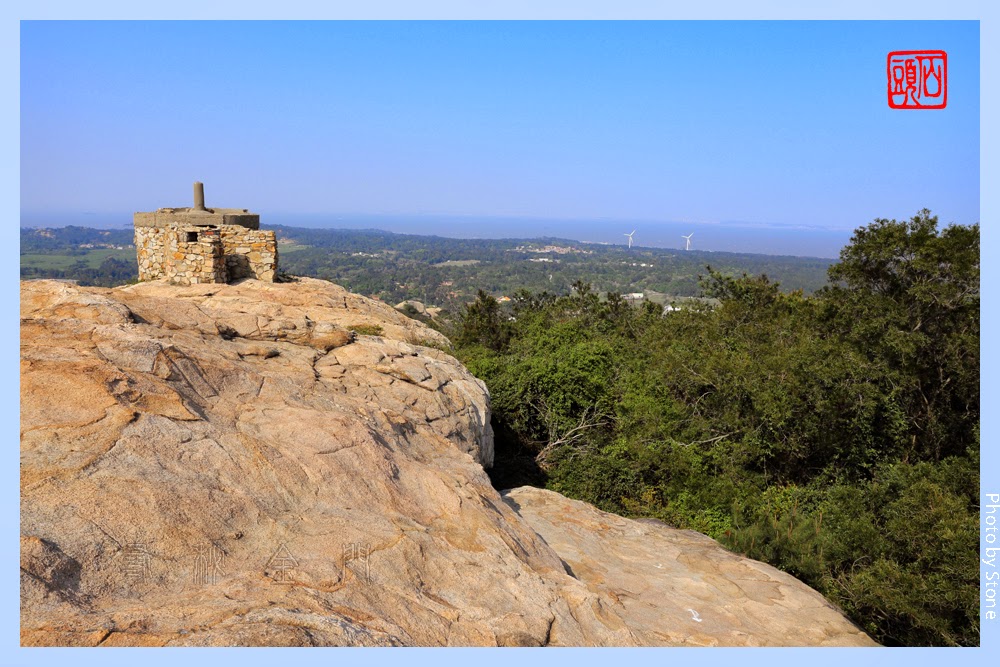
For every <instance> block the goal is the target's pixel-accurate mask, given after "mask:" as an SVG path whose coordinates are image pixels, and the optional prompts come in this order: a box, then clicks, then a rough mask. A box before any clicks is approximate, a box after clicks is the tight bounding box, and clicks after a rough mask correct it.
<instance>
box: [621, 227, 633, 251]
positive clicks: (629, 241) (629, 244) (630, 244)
mask: <svg viewBox="0 0 1000 667" xmlns="http://www.w3.org/2000/svg"><path fill="white" fill-rule="evenodd" d="M632 234H635V230H634V229H633V230H632ZM632 234H622V236H627V237H628V247H629V248H631V247H632Z"/></svg>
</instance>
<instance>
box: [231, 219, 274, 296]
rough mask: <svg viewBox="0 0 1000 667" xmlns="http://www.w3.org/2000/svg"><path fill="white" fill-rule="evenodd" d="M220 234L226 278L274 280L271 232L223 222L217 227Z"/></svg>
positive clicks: (272, 233) (272, 234) (272, 238)
mask: <svg viewBox="0 0 1000 667" xmlns="http://www.w3.org/2000/svg"><path fill="white" fill-rule="evenodd" d="M220 233H221V236H222V247H223V249H224V254H225V257H226V271H227V273H228V275H229V280H238V279H240V278H257V279H258V280H266V281H267V282H273V281H274V275H275V273H277V270H278V244H277V243H276V241H275V238H274V232H273V231H263V230H259V229H247V228H245V227H237V226H235V225H226V226H224V227H221V228H220Z"/></svg>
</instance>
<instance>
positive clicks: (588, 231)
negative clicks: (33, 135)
mask: <svg viewBox="0 0 1000 667" xmlns="http://www.w3.org/2000/svg"><path fill="white" fill-rule="evenodd" d="M255 212H257V211H255ZM914 213H916V212H915V211H914ZM869 222H870V221H869ZM942 222H943V223H944V224H947V221H942ZM261 224H262V225H263V226H271V225H280V226H286V227H301V228H308V229H355V230H367V229H373V230H378V231H385V232H391V233H394V234H414V235H418V236H440V237H446V238H456V239H538V238H560V239H566V240H572V241H577V242H581V243H600V244H607V245H626V244H627V239H626V238H625V234H626V233H628V232H631V231H632V230H633V229H634V230H636V233H635V236H634V237H633V238H634V246H635V247H651V248H673V249H677V250H683V249H684V240H683V239H682V238H681V235H682V234H684V235H686V234H692V233H693V234H694V236H693V237H692V248H691V249H692V250H702V251H713V252H745V253H753V254H764V255H776V256H778V255H791V256H797V257H819V258H824V259H830V258H836V257H837V256H838V255H839V252H840V249H841V248H842V247H843V246H844V245H846V244H847V242H848V241H849V240H850V237H851V234H852V233H853V228H852V229H822V228H816V227H810V226H808V225H801V226H798V227H793V226H785V225H761V224H753V223H742V222H736V221H720V222H694V223H692V222H682V221H650V220H564V219H542V218H503V217H491V216H418V215H412V216H403V215H374V214H346V213H329V214H321V213H314V214H302V213H280V212H267V213H264V212H261ZM70 225H76V226H80V227H93V228H97V229H129V228H131V227H132V214H131V213H127V214H126V213H117V214H108V213H92V212H84V213H37V214H33V213H28V212H22V214H21V227H22V228H42V227H66V226H70Z"/></svg>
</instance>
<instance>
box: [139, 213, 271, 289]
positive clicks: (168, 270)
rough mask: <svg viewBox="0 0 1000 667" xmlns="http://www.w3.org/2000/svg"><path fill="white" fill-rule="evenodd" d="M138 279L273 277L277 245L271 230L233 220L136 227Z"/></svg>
mask: <svg viewBox="0 0 1000 667" xmlns="http://www.w3.org/2000/svg"><path fill="white" fill-rule="evenodd" d="M135 248H136V256H137V259H138V263H139V280H141V281H145V280H158V279H160V278H167V279H168V280H169V281H170V282H171V283H174V284H178V285H193V284H199V283H227V282H230V281H233V280H238V279H240V278H257V279H258V280H266V281H268V282H272V281H274V276H275V274H276V273H277V269H278V247H277V243H276V241H275V237H274V232H273V231H261V230H256V229H248V228H246V227H242V226H237V225H220V226H218V227H209V226H187V225H168V226H165V227H148V226H136V228H135Z"/></svg>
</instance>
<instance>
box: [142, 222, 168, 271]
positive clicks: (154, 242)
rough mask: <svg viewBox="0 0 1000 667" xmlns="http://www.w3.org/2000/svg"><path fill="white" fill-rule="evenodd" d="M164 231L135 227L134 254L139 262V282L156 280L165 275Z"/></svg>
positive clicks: (154, 228)
mask: <svg viewBox="0 0 1000 667" xmlns="http://www.w3.org/2000/svg"><path fill="white" fill-rule="evenodd" d="M166 231H167V230H166V229H165V228H163V227H136V228H135V253H136V257H137V259H138V261H139V280H156V279H157V278H163V277H164V276H165V275H166V271H167V267H166V260H167V248H166Z"/></svg>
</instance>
